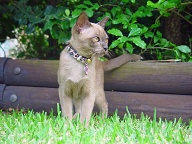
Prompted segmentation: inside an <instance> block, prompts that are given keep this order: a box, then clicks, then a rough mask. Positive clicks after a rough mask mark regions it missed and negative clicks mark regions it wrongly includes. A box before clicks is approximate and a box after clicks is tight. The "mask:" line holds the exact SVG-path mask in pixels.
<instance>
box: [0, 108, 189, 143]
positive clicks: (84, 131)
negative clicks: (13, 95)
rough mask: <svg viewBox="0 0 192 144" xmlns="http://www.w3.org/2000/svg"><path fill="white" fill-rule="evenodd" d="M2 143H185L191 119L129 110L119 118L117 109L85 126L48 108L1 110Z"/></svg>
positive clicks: (0, 130)
mask: <svg viewBox="0 0 192 144" xmlns="http://www.w3.org/2000/svg"><path fill="white" fill-rule="evenodd" d="M0 117H1V119H0V135H1V137H0V143H3V144H10V143H11V144H14V143H27V144H34V143H42V144H44V143H57V144H63V143H112V144H113V143H116V144H122V143H141V144H142V143H172V144H178V143H185V144H190V143H191V142H192V133H191V130H192V121H189V124H188V125H186V124H185V123H184V122H182V120H181V119H179V120H174V121H167V120H162V119H158V121H156V119H153V120H152V119H150V118H149V117H148V116H146V115H144V114H141V118H139V119H137V118H136V116H133V115H131V114H130V113H129V112H128V113H127V114H126V115H125V116H124V117H123V118H122V119H120V118H119V116H118V115H117V113H115V114H114V115H113V116H111V117H109V118H107V119H102V118H101V116H98V115H97V116H92V117H91V121H90V125H89V127H88V128H85V127H84V126H83V125H82V124H80V120H79V118H78V119H77V120H74V121H72V122H70V121H68V120H67V119H64V118H63V117H61V116H60V114H59V115H57V116H54V115H53V113H51V114H50V115H48V114H47V113H46V112H43V113H34V112H33V111H27V112H25V113H22V111H21V112H16V111H14V112H13V113H4V112H2V111H0Z"/></svg>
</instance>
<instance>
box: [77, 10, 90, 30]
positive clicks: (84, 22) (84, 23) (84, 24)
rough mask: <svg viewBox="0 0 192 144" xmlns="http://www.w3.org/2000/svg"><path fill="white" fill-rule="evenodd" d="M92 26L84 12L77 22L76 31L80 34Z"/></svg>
mask: <svg viewBox="0 0 192 144" xmlns="http://www.w3.org/2000/svg"><path fill="white" fill-rule="evenodd" d="M90 26H91V23H90V22H89V19H88V16H87V14H86V13H85V12H82V13H81V14H80V15H79V17H78V19H77V22H76V24H75V27H74V28H75V30H76V31H77V32H78V33H80V32H81V30H83V29H85V28H88V27H90Z"/></svg>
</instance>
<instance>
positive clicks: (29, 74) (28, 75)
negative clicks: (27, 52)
mask: <svg viewBox="0 0 192 144" xmlns="http://www.w3.org/2000/svg"><path fill="white" fill-rule="evenodd" d="M57 69H58V61H55V60H21V59H17V60H12V59H9V60H8V61H7V63H6V67H5V70H4V81H5V84H7V85H12V86H37V87H50V88H51V87H53V88H54V87H58V83H57Z"/></svg>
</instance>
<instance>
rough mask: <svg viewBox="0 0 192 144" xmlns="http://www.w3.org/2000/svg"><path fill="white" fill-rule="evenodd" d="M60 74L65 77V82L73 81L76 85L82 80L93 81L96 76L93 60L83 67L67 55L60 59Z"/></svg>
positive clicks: (82, 64) (83, 64)
mask: <svg viewBox="0 0 192 144" xmlns="http://www.w3.org/2000/svg"><path fill="white" fill-rule="evenodd" d="M61 71H62V73H63V75H64V77H65V81H68V80H70V81H73V82H74V83H78V82H80V81H81V80H83V79H87V80H93V79H94V78H95V74H96V67H95V60H94V59H93V60H92V61H91V63H89V64H88V65H85V63H82V62H80V61H77V60H76V59H74V58H73V57H72V56H70V55H69V54H64V57H63V58H62V70H61Z"/></svg>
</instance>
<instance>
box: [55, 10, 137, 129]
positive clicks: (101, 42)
mask: <svg viewBox="0 0 192 144" xmlns="http://www.w3.org/2000/svg"><path fill="white" fill-rule="evenodd" d="M107 20H108V17H106V18H104V19H103V20H101V21H100V22H99V23H97V24H96V23H91V22H89V20H88V17H87V15H86V13H84V12H82V13H81V15H80V16H79V17H78V19H77V22H76V24H75V25H74V27H73V28H72V36H71V39H70V40H69V43H70V44H71V46H72V47H73V48H74V49H75V50H76V51H77V53H78V54H79V55H82V56H85V57H87V58H90V59H91V63H89V64H88V67H89V70H88V74H87V75H86V74H85V71H84V64H83V63H81V62H78V61H77V60H76V59H74V58H73V57H72V56H71V55H69V53H68V52H67V50H66V49H64V50H63V51H62V53H61V56H60V63H59V69H58V83H59V98H60V104H61V108H62V114H63V116H64V117H68V118H69V120H72V118H73V117H76V116H77V114H80V121H81V122H84V121H86V126H88V124H89V121H90V116H91V113H92V110H93V107H94V104H96V105H97V107H98V108H99V109H100V110H101V112H102V116H103V117H104V116H107V113H108V103H107V101H106V98H105V93H104V69H105V70H106V71H107V70H112V69H114V68H117V67H119V66H120V65H122V64H124V63H125V62H127V61H130V60H138V59H140V56H137V55H127V54H125V55H122V56H120V57H118V58H115V59H112V60H109V61H107V62H106V63H101V62H100V61H99V60H98V57H100V56H103V55H105V54H107V52H108V50H107V49H108V35H107V34H106V32H105V30H104V27H105V24H106V22H107ZM97 40H98V41H97ZM73 105H74V106H75V114H74V115H73Z"/></svg>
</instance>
